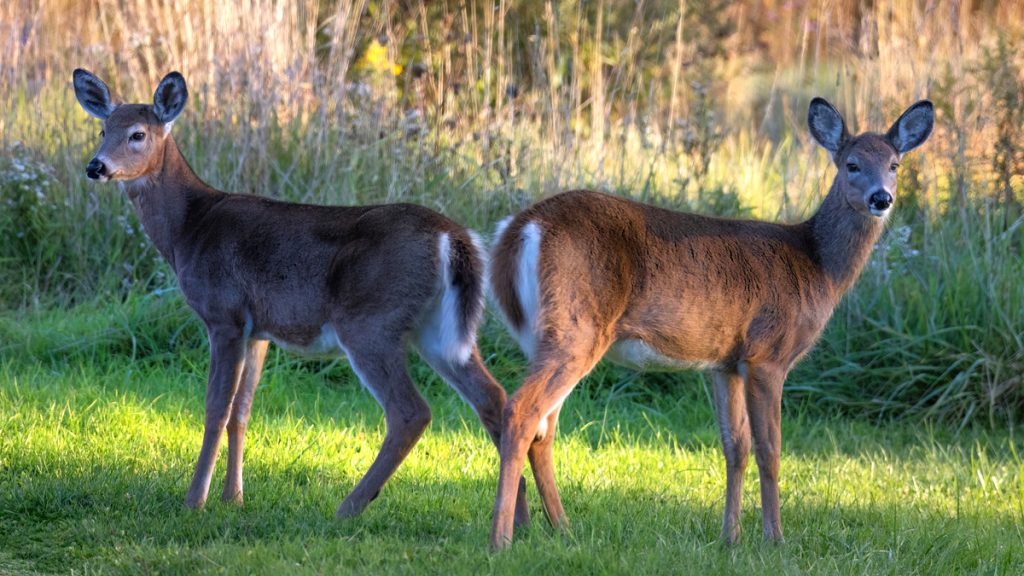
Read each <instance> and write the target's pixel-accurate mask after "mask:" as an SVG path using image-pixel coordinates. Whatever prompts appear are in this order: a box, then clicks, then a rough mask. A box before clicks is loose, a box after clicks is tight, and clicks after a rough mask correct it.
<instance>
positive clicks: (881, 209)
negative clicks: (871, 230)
mask: <svg viewBox="0 0 1024 576" xmlns="http://www.w3.org/2000/svg"><path fill="white" fill-rule="evenodd" d="M890 206H892V194H890V193H888V192H887V191H885V190H878V191H877V192H875V193H874V194H872V195H871V197H870V198H868V208H869V209H871V213H872V214H874V215H875V216H881V215H882V214H885V211H886V210H888V209H889V207H890Z"/></svg>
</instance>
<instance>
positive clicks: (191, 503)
mask: <svg viewBox="0 0 1024 576" xmlns="http://www.w3.org/2000/svg"><path fill="white" fill-rule="evenodd" d="M209 332H210V377H209V381H208V383H207V385H206V422H205V425H204V429H203V447H202V449H201V450H200V451H199V460H198V461H197V462H196V471H195V474H194V475H193V476H192V484H191V485H190V486H189V489H188V494H187V495H186V496H185V505H186V506H188V507H189V508H202V507H203V505H204V504H205V503H206V495H207V493H208V492H209V490H210V478H211V476H212V475H213V465H214V464H215V463H216V462H217V451H218V449H219V448H220V437H221V434H222V433H223V432H224V425H225V424H226V423H227V420H228V415H229V414H230V412H231V402H232V400H233V399H234V396H235V391H236V390H237V389H238V381H239V379H240V378H241V375H242V368H243V367H244V366H245V338H244V337H243V335H242V334H241V331H240V330H237V329H235V327H226V328H221V327H216V328H209Z"/></svg>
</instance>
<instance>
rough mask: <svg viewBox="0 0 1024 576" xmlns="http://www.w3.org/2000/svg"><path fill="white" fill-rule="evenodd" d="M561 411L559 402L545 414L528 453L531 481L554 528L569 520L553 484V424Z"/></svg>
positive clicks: (560, 526)
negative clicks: (531, 471)
mask: <svg viewBox="0 0 1024 576" xmlns="http://www.w3.org/2000/svg"><path fill="white" fill-rule="evenodd" d="M561 411H562V405H561V403H559V404H558V406H556V407H555V409H554V410H552V411H551V413H550V414H548V415H547V418H546V420H545V422H544V424H543V425H542V426H540V428H541V429H543V433H541V431H538V433H537V436H536V437H535V438H534V440H533V442H532V443H531V444H530V449H529V452H528V455H529V457H530V468H531V469H533V481H534V482H535V483H536V484H537V491H538V492H540V498H541V502H542V503H543V504H544V513H545V515H546V516H547V518H548V522H550V523H551V526H552V527H553V528H555V529H563V528H567V527H568V526H569V520H568V518H566V516H565V509H564V508H562V499H561V497H560V496H559V495H558V488H557V487H556V486H555V467H554V461H553V458H552V446H553V444H554V442H555V426H556V425H557V424H558V415H559V413H560V412H561Z"/></svg>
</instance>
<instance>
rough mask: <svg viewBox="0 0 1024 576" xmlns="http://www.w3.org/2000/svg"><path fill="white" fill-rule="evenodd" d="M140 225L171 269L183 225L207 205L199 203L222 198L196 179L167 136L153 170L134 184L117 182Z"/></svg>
mask: <svg viewBox="0 0 1024 576" xmlns="http://www.w3.org/2000/svg"><path fill="white" fill-rule="evenodd" d="M120 184H121V189H122V190H123V191H124V192H125V194H127V196H128V199H129V200H131V203H132V206H134V207H135V213H136V214H138V216H139V221H141V222H142V227H143V229H145V231H146V236H148V237H149V239H150V240H151V241H152V242H153V244H154V245H155V246H156V249H157V250H158V251H159V252H160V254H161V255H162V256H163V257H164V258H165V259H166V260H167V261H168V262H169V263H170V265H171V267H172V268H175V270H177V268H176V266H175V254H176V250H175V249H176V248H178V247H180V246H181V245H182V243H183V242H185V241H187V237H186V236H187V235H186V222H188V221H189V220H190V219H192V220H193V221H194V217H195V214H191V213H190V212H193V211H195V210H197V209H199V207H206V206H208V205H209V204H208V203H207V202H204V201H203V200H206V199H212V198H213V197H214V196H216V195H219V194H222V193H221V192H218V191H217V190H215V189H213V188H211V187H210V186H209V185H207V184H206V183H205V182H203V181H202V180H200V179H199V177H198V176H196V174H195V172H193V171H192V167H191V166H189V165H188V162H186V161H185V158H184V157H183V156H182V155H181V151H180V150H178V146H177V144H176V143H175V142H174V138H173V137H172V136H171V135H169V134H168V135H167V141H166V142H165V143H164V152H163V157H162V158H161V159H159V160H158V161H157V166H156V168H155V170H153V171H152V172H150V173H149V174H147V175H146V176H143V177H141V178H136V179H135V180H127V181H122V182H120Z"/></svg>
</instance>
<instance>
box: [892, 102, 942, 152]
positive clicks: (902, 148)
mask: <svg viewBox="0 0 1024 576" xmlns="http://www.w3.org/2000/svg"><path fill="white" fill-rule="evenodd" d="M934 126H935V107H934V106H932V103H931V102H930V101H928V100H921V101H920V102H917V103H916V104H914V105H912V106H911V107H910V108H907V111H906V112H904V113H903V115H902V116H900V118H899V120H897V121H896V122H895V123H894V124H893V125H892V128H889V131H888V132H886V133H885V137H886V139H888V140H889V142H890V143H891V144H892V147H893V148H895V149H896V151H897V152H899V153H900V154H904V153H906V152H909V151H911V150H913V149H914V148H917V147H918V146H920V145H921V144H924V141H925V140H927V139H928V137H929V136H931V134H932V127H934Z"/></svg>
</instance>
